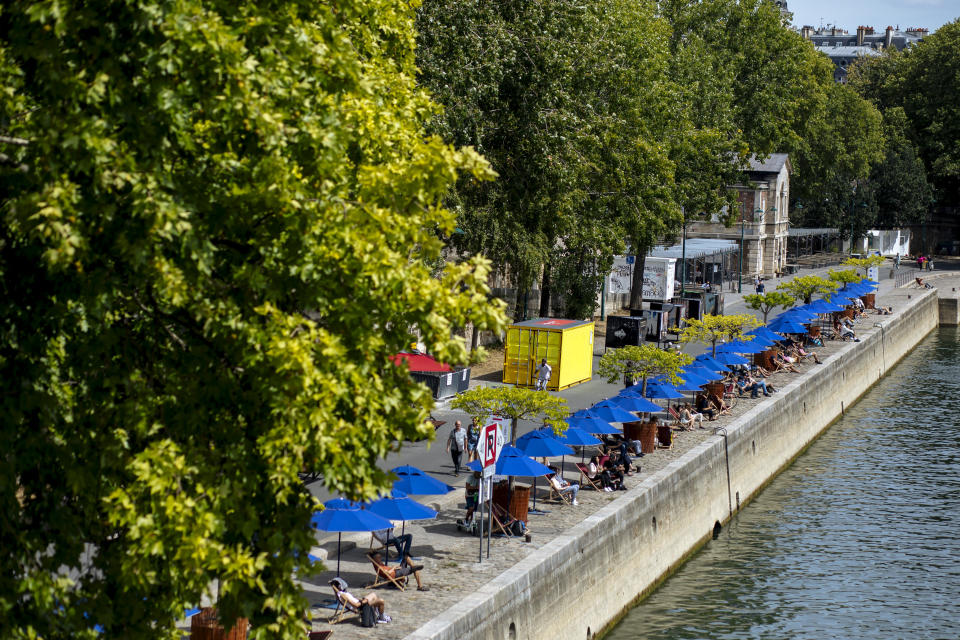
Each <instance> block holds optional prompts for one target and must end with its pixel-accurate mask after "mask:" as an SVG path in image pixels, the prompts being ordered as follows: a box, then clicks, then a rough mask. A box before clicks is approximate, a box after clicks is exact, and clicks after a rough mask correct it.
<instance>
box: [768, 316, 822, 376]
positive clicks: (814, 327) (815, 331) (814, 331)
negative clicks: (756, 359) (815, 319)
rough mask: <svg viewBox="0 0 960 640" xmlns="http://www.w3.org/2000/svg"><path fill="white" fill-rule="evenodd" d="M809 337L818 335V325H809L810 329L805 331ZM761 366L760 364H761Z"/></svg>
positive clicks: (817, 336)
mask: <svg viewBox="0 0 960 640" xmlns="http://www.w3.org/2000/svg"><path fill="white" fill-rule="evenodd" d="M807 333H808V335H809V336H810V337H811V338H819V337H820V325H816V324H814V325H810V330H809V331H808V332H807ZM761 366H762V365H761Z"/></svg>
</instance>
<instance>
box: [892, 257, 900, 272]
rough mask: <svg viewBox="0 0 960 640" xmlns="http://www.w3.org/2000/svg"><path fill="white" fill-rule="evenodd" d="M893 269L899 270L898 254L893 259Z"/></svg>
mask: <svg viewBox="0 0 960 640" xmlns="http://www.w3.org/2000/svg"><path fill="white" fill-rule="evenodd" d="M893 268H894V269H896V270H897V271H899V270H900V254H899V253H898V254H897V257H896V258H894V259H893Z"/></svg>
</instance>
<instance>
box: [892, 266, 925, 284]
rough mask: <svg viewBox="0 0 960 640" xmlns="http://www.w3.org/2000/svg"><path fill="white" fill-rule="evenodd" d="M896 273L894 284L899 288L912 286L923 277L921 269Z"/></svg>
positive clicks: (903, 270) (901, 270)
mask: <svg viewBox="0 0 960 640" xmlns="http://www.w3.org/2000/svg"><path fill="white" fill-rule="evenodd" d="M894 273H896V276H895V277H894V283H895V285H896V286H897V287H902V286H904V285H908V284H911V283H912V282H913V281H914V280H915V279H917V278H920V277H922V276H921V272H920V269H897V270H896V271H895V272H894Z"/></svg>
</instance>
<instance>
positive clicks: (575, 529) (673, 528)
mask: <svg viewBox="0 0 960 640" xmlns="http://www.w3.org/2000/svg"><path fill="white" fill-rule="evenodd" d="M883 303H884V304H885V305H892V306H893V307H894V311H895V313H894V315H891V316H875V315H872V314H871V315H869V316H867V317H866V318H865V319H864V320H863V321H862V322H861V324H860V325H859V327H858V329H857V333H858V336H859V337H860V338H861V342H859V343H850V342H847V343H840V342H830V343H828V344H827V346H826V347H824V349H822V350H820V357H821V359H823V361H824V364H823V365H822V366H817V365H813V364H810V365H803V367H802V371H801V373H799V374H778V375H777V376H775V377H774V378H772V379H771V380H770V381H772V382H773V383H774V384H776V385H778V387H780V392H779V393H777V394H775V395H774V396H772V397H771V398H762V397H761V399H759V400H749V399H748V400H741V401H740V403H739V404H738V406H737V407H736V410H735V414H734V415H733V416H732V417H724V418H723V419H721V420H719V421H717V422H712V423H707V426H709V427H714V426H719V427H720V429H719V431H718V432H717V433H714V432H713V431H712V430H703V431H693V432H688V433H683V434H681V435H680V437H679V438H678V441H677V444H676V445H675V446H674V448H673V449H672V450H669V451H657V452H656V453H655V454H651V455H648V456H646V457H645V458H644V459H643V460H642V464H643V473H642V474H641V475H640V476H639V478H638V477H634V478H631V480H632V481H633V482H631V483H629V486H630V489H629V491H626V492H623V493H613V494H611V493H597V492H592V491H586V490H585V491H582V492H581V494H580V495H581V506H580V507H571V506H564V505H556V504H551V505H549V506H548V508H549V509H550V513H549V514H547V515H544V516H531V529H532V531H533V541H532V542H531V543H524V542H522V541H520V540H516V539H514V540H503V539H495V540H494V541H493V547H492V549H491V557H490V559H489V560H487V559H486V557H485V558H484V562H483V563H477V543H478V541H477V539H476V538H470V537H466V536H463V535H462V534H458V532H457V531H456V528H455V527H454V525H453V521H454V520H455V518H456V517H459V513H458V512H457V511H455V510H452V509H451V508H450V507H452V506H453V504H452V503H455V502H457V501H459V502H460V504H461V505H462V492H461V491H458V492H455V493H453V494H450V496H447V497H445V498H444V499H443V500H441V501H440V502H439V504H438V505H437V506H441V507H443V511H442V512H441V516H440V518H439V519H438V520H436V521H432V522H427V523H418V524H415V525H413V526H408V527H407V530H408V532H409V531H412V532H413V533H414V540H415V542H414V554H415V555H419V556H421V557H422V558H423V564H424V565H426V569H425V571H424V579H425V582H426V583H427V584H428V585H430V587H431V591H430V592H427V593H422V592H417V591H416V590H415V589H408V590H407V591H405V592H402V593H401V592H399V591H393V590H384V589H381V590H380V591H379V593H380V595H381V596H382V597H383V598H384V599H385V600H386V601H387V603H388V604H387V608H388V612H390V613H391V614H392V615H393V616H394V619H395V621H394V622H392V623H390V624H386V625H379V626H378V627H377V628H375V629H363V628H360V627H358V626H357V625H356V624H355V622H354V621H347V622H344V623H342V624H340V625H337V626H335V627H333V628H334V629H335V633H334V637H336V638H354V637H356V638H369V637H379V638H404V637H405V638H407V640H428V639H429V640H448V639H449V640H464V639H478V640H479V639H490V640H494V639H496V640H501V639H507V640H539V639H547V638H549V639H550V640H555V639H556V638H558V637H559V638H577V637H580V638H582V637H584V636H586V638H588V640H590V639H591V638H593V637H595V636H596V635H598V634H599V633H601V632H602V631H603V630H604V629H606V628H608V627H609V626H610V625H612V624H613V623H615V622H616V621H617V620H618V619H619V617H620V616H622V615H623V614H624V613H625V612H626V610H627V609H628V608H629V607H630V606H631V604H632V603H633V602H635V601H636V600H637V599H638V598H640V597H642V596H643V595H644V594H646V593H648V592H649V591H650V590H651V589H653V588H655V586H656V585H657V584H658V583H659V582H660V581H661V580H663V579H664V578H665V577H666V576H667V575H669V573H670V572H671V571H672V570H673V569H674V568H675V567H677V566H678V565H679V564H680V563H682V562H683V560H684V559H685V558H686V557H687V556H688V555H689V554H691V553H692V552H694V551H695V550H696V549H697V548H699V546H700V545H702V544H704V543H705V542H706V541H707V540H709V539H710V536H711V534H712V533H713V530H714V528H715V527H716V526H718V525H721V526H722V525H723V524H724V523H725V522H726V521H727V520H728V519H729V518H731V517H732V516H733V515H734V514H735V513H736V511H737V510H738V509H740V508H741V507H742V506H743V505H744V504H745V503H746V502H748V501H749V500H750V499H751V498H752V497H753V496H754V495H756V494H757V492H758V491H760V490H761V489H762V488H763V486H764V485H765V484H766V483H767V482H769V481H770V480H771V479H772V478H773V477H775V476H776V474H777V473H778V472H779V471H780V470H781V469H783V468H784V467H785V466H786V465H788V464H789V463H790V462H791V461H792V460H793V459H794V458H795V457H796V456H797V455H799V454H800V453H801V452H802V451H803V450H804V449H805V448H806V447H807V446H808V445H809V444H810V443H811V442H812V441H813V440H814V439H816V437H817V436H818V435H819V434H820V433H821V432H822V431H823V430H824V429H825V428H827V426H829V425H830V423H831V422H833V421H834V420H835V419H837V418H838V417H839V416H840V415H841V414H842V413H843V412H844V411H845V410H846V408H847V407H849V406H851V405H852V404H853V403H854V402H856V400H857V399H858V398H859V397H860V396H861V395H862V394H863V393H865V392H866V391H867V389H869V387H870V386H872V385H873V384H874V383H875V382H876V381H877V380H878V379H879V378H880V377H882V376H883V375H884V374H885V373H886V371H887V370H888V369H889V368H890V367H892V366H893V365H894V364H895V363H896V362H897V361H898V360H899V359H900V358H901V357H902V356H903V355H904V354H905V353H907V352H908V351H909V350H910V349H912V348H913V347H914V345H916V344H917V343H918V342H919V341H920V340H922V339H923V337H924V336H926V335H927V333H929V332H930V331H931V330H932V329H933V328H934V327H936V326H937V322H938V299H937V295H936V292H935V291H930V290H919V289H900V290H896V291H894V292H892V293H890V294H885V295H884V299H883ZM568 462H569V460H568ZM567 468H568V469H570V468H571V466H570V465H569V464H568V467H567ZM568 475H571V474H569V473H568ZM367 539H368V538H367ZM349 546H350V547H351V549H350V550H349V551H347V552H346V553H345V558H344V560H345V561H344V565H343V570H342V571H341V573H342V574H344V575H345V576H346V577H347V579H348V581H349V582H350V583H351V585H361V584H363V582H364V581H365V580H367V579H369V574H370V572H369V565H365V564H364V562H365V561H364V560H363V554H362V552H363V551H365V550H366V542H363V540H362V539H360V538H355V539H354V543H353V544H350V545H349ZM325 550H326V551H327V552H328V554H329V559H330V561H328V566H331V565H333V562H332V561H334V560H335V558H334V556H335V554H336V551H335V544H334V545H332V546H331V545H329V544H328V545H326V546H325ZM484 555H485V554H484ZM331 576H332V574H323V575H322V576H318V577H317V578H316V579H307V580H304V582H303V584H304V587H305V589H306V590H307V592H308V595H310V596H311V598H312V601H313V604H314V606H315V608H314V609H313V617H314V620H315V623H314V628H315V629H318V630H319V629H328V628H330V627H329V626H328V625H326V624H325V623H323V622H322V621H323V620H325V619H326V617H327V616H329V614H330V613H332V610H331V609H326V608H324V605H323V602H324V600H325V599H326V598H327V597H328V596H329V589H328V588H327V587H326V580H329V578H330V577H331ZM352 590H353V591H354V592H355V593H356V592H360V593H363V592H364V590H363V589H362V588H353V589H352Z"/></svg>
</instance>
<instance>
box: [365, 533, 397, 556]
mask: <svg viewBox="0 0 960 640" xmlns="http://www.w3.org/2000/svg"><path fill="white" fill-rule="evenodd" d="M392 533H393V529H380V530H379V531H371V532H370V548H369V549H368V550H367V553H370V552H372V551H378V552H384V553H385V552H386V550H387V540H389V539H390V535H391V534H392Z"/></svg>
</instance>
